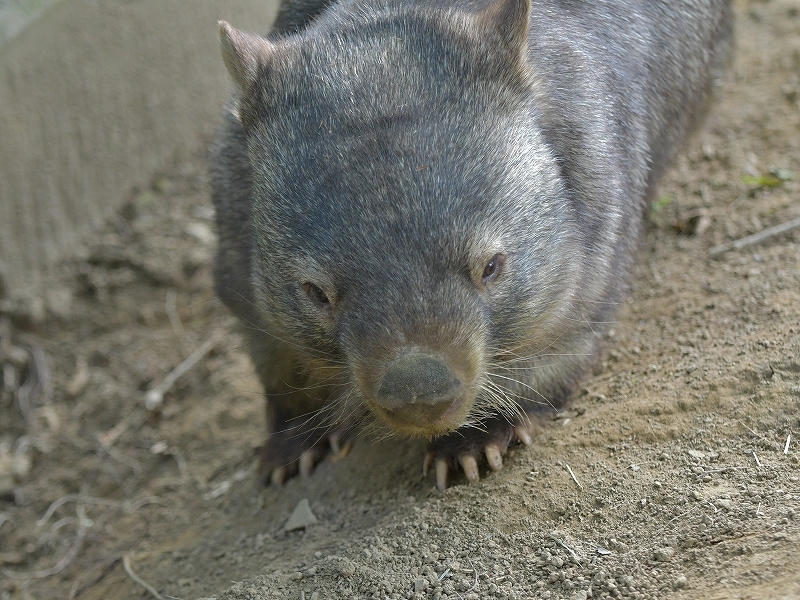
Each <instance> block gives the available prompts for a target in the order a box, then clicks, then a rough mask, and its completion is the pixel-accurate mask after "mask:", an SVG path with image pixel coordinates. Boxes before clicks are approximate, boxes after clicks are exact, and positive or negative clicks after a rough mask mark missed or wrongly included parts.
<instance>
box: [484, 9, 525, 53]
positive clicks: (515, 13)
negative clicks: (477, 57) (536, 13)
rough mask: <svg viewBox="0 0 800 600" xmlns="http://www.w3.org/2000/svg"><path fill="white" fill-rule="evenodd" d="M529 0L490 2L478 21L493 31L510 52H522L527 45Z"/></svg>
mask: <svg viewBox="0 0 800 600" xmlns="http://www.w3.org/2000/svg"><path fill="white" fill-rule="evenodd" d="M530 18H531V0H492V2H491V3H490V4H489V6H487V7H486V8H485V9H484V10H483V11H481V13H480V16H479V19H480V20H481V22H482V23H483V25H484V27H488V28H489V29H490V30H494V31H495V32H496V33H497V34H498V35H499V36H500V39H501V40H502V41H503V42H504V43H505V45H506V46H507V49H508V50H510V51H512V52H520V53H521V52H522V51H523V49H525V48H527V45H528V28H529V25H530V24H529V21H530Z"/></svg>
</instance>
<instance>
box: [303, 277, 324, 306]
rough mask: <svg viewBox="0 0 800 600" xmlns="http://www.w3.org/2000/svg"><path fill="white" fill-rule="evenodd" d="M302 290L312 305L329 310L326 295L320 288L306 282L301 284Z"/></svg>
mask: <svg viewBox="0 0 800 600" xmlns="http://www.w3.org/2000/svg"><path fill="white" fill-rule="evenodd" d="M303 288H304V289H305V291H306V294H308V297H309V298H311V301H312V302H313V303H314V304H316V305H317V306H319V307H320V308H330V306H331V301H330V300H329V299H328V295H327V294H326V293H325V292H323V291H322V288H320V287H319V286H316V285H314V284H313V283H308V282H307V283H304V284H303Z"/></svg>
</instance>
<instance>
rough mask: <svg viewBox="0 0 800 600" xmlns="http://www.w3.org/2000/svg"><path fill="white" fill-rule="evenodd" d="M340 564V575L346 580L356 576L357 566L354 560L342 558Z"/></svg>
mask: <svg viewBox="0 0 800 600" xmlns="http://www.w3.org/2000/svg"><path fill="white" fill-rule="evenodd" d="M338 562H339V575H341V576H342V577H344V578H345V579H350V578H351V577H352V576H353V575H355V574H356V565H355V563H354V562H353V561H352V560H350V559H348V558H341V559H339V561H338Z"/></svg>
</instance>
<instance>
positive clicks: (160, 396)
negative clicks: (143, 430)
mask: <svg viewBox="0 0 800 600" xmlns="http://www.w3.org/2000/svg"><path fill="white" fill-rule="evenodd" d="M221 335H222V330H217V331H215V332H214V333H212V334H211V337H209V338H208V339H207V340H206V341H205V342H203V343H202V344H201V345H200V346H199V347H198V348H197V350H195V351H194V352H192V353H191V354H190V355H189V356H188V357H187V358H186V360H184V361H183V362H182V363H181V364H179V365H178V366H177V367H175V368H174V369H172V371H170V372H169V373H167V376H166V377H165V378H164V380H163V381H162V382H161V383H159V384H158V385H157V386H155V387H153V388H151V389H150V390H149V391H148V392H147V393H146V394H145V397H144V405H145V408H147V410H150V411H153V410H158V409H159V408H161V406H162V405H163V404H164V394H166V393H167V392H168V391H169V389H170V388H171V387H172V386H173V385H174V384H175V382H176V381H177V380H178V379H180V377H181V376H183V375H184V374H185V373H186V372H187V371H189V370H190V369H191V368H192V367H194V366H195V365H196V364H197V363H198V362H200V361H201V360H202V359H203V357H204V356H205V355H206V354H208V353H209V352H210V351H211V349H212V348H213V347H214V346H215V345H216V343H217V341H218V340H219V338H220V336H221Z"/></svg>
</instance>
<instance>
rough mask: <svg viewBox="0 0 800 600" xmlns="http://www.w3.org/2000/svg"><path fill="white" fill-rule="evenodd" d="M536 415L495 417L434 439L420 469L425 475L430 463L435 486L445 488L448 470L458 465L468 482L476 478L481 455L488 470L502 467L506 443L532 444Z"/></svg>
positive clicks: (481, 459)
mask: <svg viewBox="0 0 800 600" xmlns="http://www.w3.org/2000/svg"><path fill="white" fill-rule="evenodd" d="M537 418H538V417H537V415H536V414H535V413H534V414H531V415H529V416H528V417H527V418H526V417H520V418H518V419H517V420H515V421H509V419H507V418H506V417H502V416H497V417H492V418H489V419H484V420H482V421H481V422H480V423H479V424H476V425H473V426H470V427H462V428H461V429H458V430H456V431H454V432H453V433H451V434H448V435H445V436H442V437H438V438H435V439H434V440H433V441H432V442H431V444H430V448H429V450H428V454H427V455H426V457H425V464H424V465H423V472H424V473H426V474H427V472H428V469H430V467H431V465H434V468H435V472H436V487H438V488H439V489H440V490H444V489H445V488H446V487H447V475H448V473H449V472H450V470H451V469H457V468H458V466H459V465H460V466H461V468H462V469H463V470H464V475H465V476H466V478H467V481H469V482H470V483H473V482H475V481H478V479H479V478H480V475H479V472H478V463H479V462H482V461H483V459H484V458H485V459H486V462H487V463H488V464H489V468H490V469H492V470H493V471H499V470H500V469H502V468H503V458H502V456H503V454H505V453H506V450H508V447H509V445H511V444H512V443H516V442H522V443H523V444H525V445H526V446H528V445H530V444H531V441H532V435H533V432H534V429H535V421H536V419H537Z"/></svg>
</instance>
